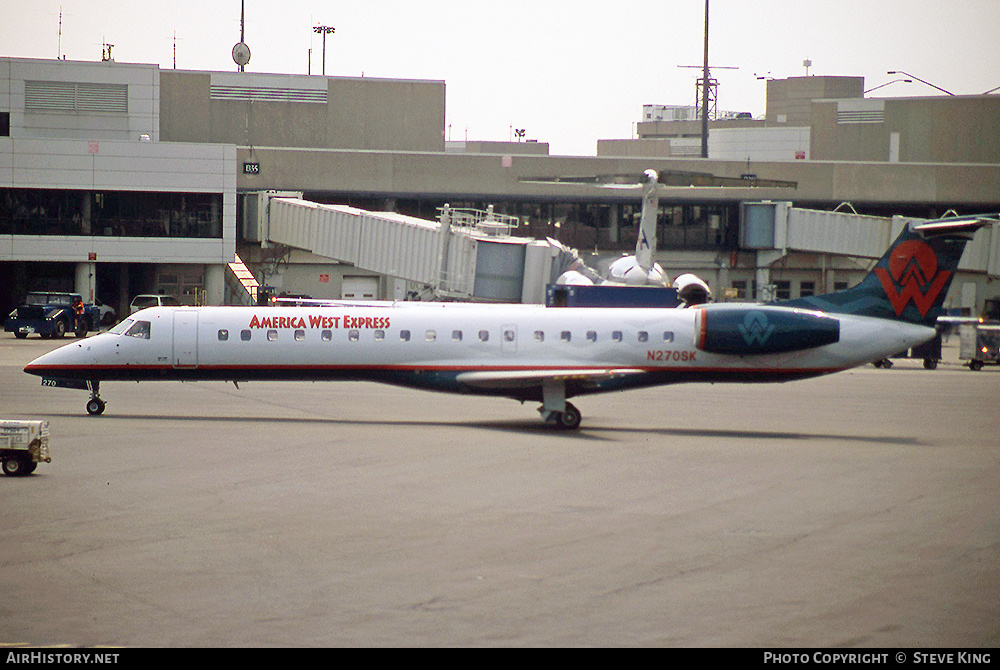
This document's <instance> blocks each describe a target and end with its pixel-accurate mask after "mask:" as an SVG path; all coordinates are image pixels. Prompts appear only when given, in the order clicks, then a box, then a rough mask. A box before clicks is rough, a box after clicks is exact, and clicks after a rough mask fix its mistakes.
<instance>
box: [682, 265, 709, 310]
mask: <svg viewBox="0 0 1000 670" xmlns="http://www.w3.org/2000/svg"><path fill="white" fill-rule="evenodd" d="M674 288H675V289H677V297H678V298H680V299H681V300H682V301H683V302H684V306H685V307H694V306H695V305H704V304H705V303H706V302H708V301H709V300H711V299H712V289H710V288H708V284H706V283H705V282H704V281H703V280H702V279H701V278H700V277H697V276H695V275H693V274H691V273H686V274H682V275H678V276H677V278H675V279H674Z"/></svg>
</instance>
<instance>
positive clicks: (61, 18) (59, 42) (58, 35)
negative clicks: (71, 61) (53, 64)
mask: <svg viewBox="0 0 1000 670" xmlns="http://www.w3.org/2000/svg"><path fill="white" fill-rule="evenodd" d="M64 16H73V15H72V14H65V13H63V10H62V5H60V6H59V29H58V33H57V37H58V41H57V46H56V49H57V51H58V52H59V53H58V55H57V56H56V60H65V56H63V52H62V24H63V17H64Z"/></svg>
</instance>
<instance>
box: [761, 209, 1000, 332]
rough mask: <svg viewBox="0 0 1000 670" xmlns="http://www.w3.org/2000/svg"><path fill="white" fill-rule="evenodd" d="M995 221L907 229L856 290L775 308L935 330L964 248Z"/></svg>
mask: <svg viewBox="0 0 1000 670" xmlns="http://www.w3.org/2000/svg"><path fill="white" fill-rule="evenodd" d="M996 221H997V218H996V215H993V214H990V215H975V216H964V217H952V218H946V219H937V220H935V221H928V222H926V223H920V224H914V223H910V224H907V225H906V226H904V227H903V230H902V232H901V233H900V234H899V237H897V238H896V240H895V242H893V243H892V244H891V245H890V246H889V250H888V251H886V252H885V254H884V255H883V256H882V258H880V259H879V261H878V263H876V264H875V267H874V268H873V269H872V271H871V272H869V273H868V275H867V276H866V277H865V278H864V279H863V280H861V283H859V284H858V285H857V286H854V287H853V288H849V289H846V290H843V291H837V292H836V293H829V294H826V295H816V296H808V297H805V298H798V299H796V300H782V301H779V302H778V303H776V304H779V305H783V306H787V307H803V308H806V309H815V310H821V311H824V312H830V313H834V314H837V313H839V314H860V315H864V316H876V317H880V318H883V319H894V320H897V321H907V322H910V323H916V324H921V325H925V326H930V327H933V326H934V323H935V321H936V320H937V317H938V316H939V315H940V314H941V309H942V305H943V303H944V299H945V296H946V295H947V294H948V287H949V286H950V285H951V281H952V279H953V278H954V276H955V270H956V269H957V268H958V262H959V260H960V259H961V258H962V252H963V251H964V250H965V244H966V242H968V241H969V240H971V239H972V237H973V235H974V234H975V232H976V231H977V230H978V229H979V228H981V227H982V226H984V225H987V224H990V223H994V222H996Z"/></svg>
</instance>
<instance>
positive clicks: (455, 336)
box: [451, 330, 462, 342]
mask: <svg viewBox="0 0 1000 670" xmlns="http://www.w3.org/2000/svg"><path fill="white" fill-rule="evenodd" d="M451 339H453V340H455V341H456V342H461V341H462V331H460V330H453V331H451Z"/></svg>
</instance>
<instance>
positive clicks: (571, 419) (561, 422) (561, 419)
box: [554, 403, 583, 430]
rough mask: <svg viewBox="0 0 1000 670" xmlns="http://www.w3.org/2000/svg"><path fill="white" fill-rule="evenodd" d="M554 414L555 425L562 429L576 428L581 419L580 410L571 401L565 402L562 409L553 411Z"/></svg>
mask: <svg viewBox="0 0 1000 670" xmlns="http://www.w3.org/2000/svg"><path fill="white" fill-rule="evenodd" d="M554 414H555V415H556V417H555V419H556V425H557V426H559V427H560V428H562V429H563V430H576V429H577V428H579V427H580V421H581V420H582V419H583V417H582V416H581V415H580V410H578V409H577V408H576V406H575V405H573V404H572V403H566V409H565V410H564V411H562V412H554Z"/></svg>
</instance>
